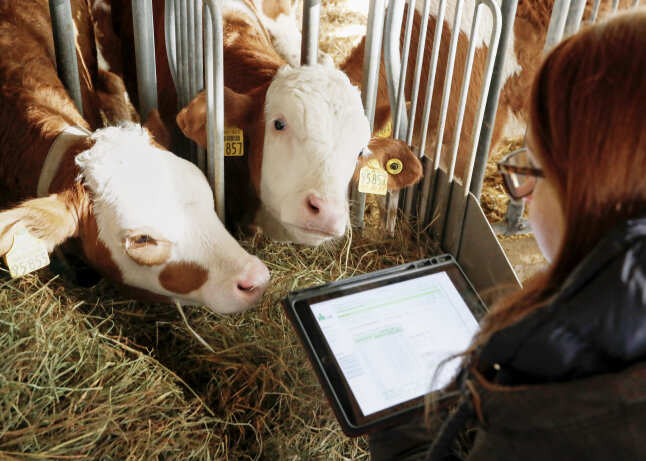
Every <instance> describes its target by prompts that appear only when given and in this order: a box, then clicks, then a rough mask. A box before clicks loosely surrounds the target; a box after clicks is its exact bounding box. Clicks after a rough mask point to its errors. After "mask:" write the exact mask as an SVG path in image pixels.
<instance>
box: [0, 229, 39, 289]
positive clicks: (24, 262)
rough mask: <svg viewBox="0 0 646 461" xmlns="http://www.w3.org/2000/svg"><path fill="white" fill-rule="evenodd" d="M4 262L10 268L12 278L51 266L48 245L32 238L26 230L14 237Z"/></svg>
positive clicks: (21, 230)
mask: <svg viewBox="0 0 646 461" xmlns="http://www.w3.org/2000/svg"><path fill="white" fill-rule="evenodd" d="M4 262H5V263H6V264H7V267H9V273H10V274H11V277H12V278H16V277H20V276H22V275H25V274H29V273H30V272H33V271H35V270H38V269H40V268H41V267H45V266H47V265H49V254H47V245H45V242H44V241H43V240H41V239H39V238H36V237H34V236H32V235H31V234H30V233H29V232H27V230H26V229H20V230H19V231H18V232H17V233H16V234H15V235H14V236H13V244H12V245H11V249H10V250H9V251H8V252H7V254H6V255H4Z"/></svg>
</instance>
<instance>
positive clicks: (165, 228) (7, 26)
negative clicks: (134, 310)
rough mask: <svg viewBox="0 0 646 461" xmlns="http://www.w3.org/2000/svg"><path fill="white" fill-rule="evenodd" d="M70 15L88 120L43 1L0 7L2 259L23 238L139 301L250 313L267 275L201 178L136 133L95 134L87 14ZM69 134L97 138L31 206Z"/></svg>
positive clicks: (83, 145)
mask: <svg viewBox="0 0 646 461" xmlns="http://www.w3.org/2000/svg"><path fill="white" fill-rule="evenodd" d="M72 10H73V16H74V18H75V29H76V30H75V32H76V34H75V35H76V37H77V44H76V45H77V50H78V53H77V59H78V60H79V68H80V69H81V82H80V83H81V90H82V94H83V101H84V114H86V117H85V118H84V117H81V115H80V114H79V112H78V111H77V110H76V107H75V106H74V103H73V102H72V100H71V99H70V97H69V95H68V94H67V92H66V90H65V88H64V87H63V85H62V83H61V82H60V80H59V79H58V76H57V74H56V65H55V55H54V47H53V39H52V34H51V25H50V21H49V11H48V4H47V1H46V0H40V1H32V2H28V4H23V3H22V2H21V4H20V5H18V3H17V2H11V3H9V2H5V3H3V4H2V5H0V82H2V87H1V88H0V122H1V123H0V146H1V147H0V183H1V184H2V186H3V190H4V191H6V192H7V194H6V198H7V199H8V200H9V202H10V203H13V206H12V207H11V208H9V209H7V210H5V211H3V212H1V213H0V254H5V253H7V251H8V250H9V249H10V248H11V246H12V242H13V237H14V235H15V234H16V233H17V232H18V231H19V230H20V229H21V228H24V229H26V230H27V231H28V232H29V233H31V234H32V235H34V236H35V237H37V238H40V239H42V240H44V242H45V244H46V246H47V249H48V251H50V252H51V251H53V249H54V248H55V247H57V246H59V245H61V244H63V243H67V242H69V243H71V244H72V245H73V246H75V247H77V248H79V249H80V251H81V253H82V256H83V257H84V258H85V259H86V260H87V262H88V263H89V264H90V265H92V266H93V267H95V268H96V269H98V270H99V271H100V272H102V273H103V274H105V275H106V276H108V277H110V278H112V279H113V280H114V281H116V282H118V283H120V284H122V285H123V286H124V287H126V288H128V290H129V291H130V292H131V293H132V294H135V295H137V296H138V297H139V298H142V299H154V300H169V299H171V298H172V299H177V300H179V301H181V302H184V303H204V304H206V305H208V306H209V307H211V308H212V309H214V310H216V311H219V312H232V311H238V310H242V309H245V308H247V307H249V306H250V305H251V304H252V303H253V302H254V301H255V300H256V299H257V298H258V296H259V294H260V293H261V292H262V289H263V287H264V285H265V284H266V283H267V280H268V276H269V274H268V271H267V269H266V267H265V266H264V265H263V264H262V263H260V261H259V260H257V258H254V257H252V256H250V255H248V254H247V253H246V252H244V250H243V249H242V248H240V246H239V245H238V244H237V243H236V242H235V240H234V239H233V238H232V237H231V236H230V235H229V234H228V233H227V232H226V231H225V229H224V227H223V225H222V224H221V223H220V222H219V220H218V219H217V216H216V215H215V212H214V210H213V196H212V192H211V190H210V188H209V186H208V184H207V182H206V180H205V178H204V176H203V175H202V173H201V172H200V171H199V170H198V169H197V168H196V167H195V166H194V165H192V164H190V163H189V162H187V161H185V160H182V159H180V158H178V157H176V156H175V155H173V154H171V153H170V152H168V151H166V150H164V149H162V148H161V147H160V146H159V145H158V144H157V143H156V142H155V141H154V139H152V137H151V135H150V133H149V132H148V131H147V130H146V129H144V128H142V127H141V126H139V125H135V124H132V123H130V124H124V125H121V126H118V127H109V128H103V129H101V128H99V126H100V110H101V101H102V98H101V97H100V96H98V95H97V92H96V90H95V89H96V81H97V79H99V73H98V70H97V65H96V58H95V54H94V36H93V32H92V22H91V21H90V13H89V10H88V8H87V4H86V3H85V2H84V1H81V0H78V1H73V2H72ZM70 126H79V127H82V128H85V129H91V130H93V131H94V132H93V133H91V134H90V135H89V136H79V137H78V138H75V139H72V140H71V141H70V142H69V143H67V144H66V145H65V147H64V148H63V149H62V151H61V152H60V154H61V162H60V165H59V166H58V167H56V168H54V169H53V173H52V175H51V180H48V181H47V183H46V184H45V186H44V191H45V194H44V196H43V197H38V198H33V197H35V195H36V191H37V185H38V183H39V177H40V171H41V169H42V168H43V165H44V164H45V161H46V158H48V152H49V150H50V148H51V147H52V144H53V143H54V141H55V139H57V137H58V136H59V135H60V134H61V133H62V132H63V131H64V130H66V129H67V128H69V127H70ZM41 183H42V181H41ZM42 188H43V186H42V184H41V187H38V189H42ZM18 201H21V202H20V203H19V204H15V203H16V202H18Z"/></svg>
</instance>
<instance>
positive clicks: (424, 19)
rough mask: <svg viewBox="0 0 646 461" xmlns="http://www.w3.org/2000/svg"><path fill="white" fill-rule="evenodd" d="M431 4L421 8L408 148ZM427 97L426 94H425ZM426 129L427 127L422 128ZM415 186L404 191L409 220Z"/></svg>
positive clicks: (411, 140)
mask: <svg viewBox="0 0 646 461" xmlns="http://www.w3.org/2000/svg"><path fill="white" fill-rule="evenodd" d="M430 10H431V2H430V0H425V1H424V6H423V8H422V15H421V18H420V19H421V23H420V29H419V39H418V43H417V59H416V61H415V76H414V77H413V91H412V94H411V106H410V116H409V119H410V120H409V122H408V132H407V133H406V143H407V144H408V145H409V146H410V145H411V144H412V143H413V134H414V132H415V116H416V115H417V98H419V86H420V80H421V78H422V65H423V63H424V48H425V47H426V30H427V29H428V17H429V15H430ZM427 95H428V93H427ZM422 129H428V127H422ZM416 189H417V185H414V186H409V187H408V188H407V189H406V202H405V204H404V215H405V216H406V218H410V212H411V210H412V208H413V196H414V195H415V191H416Z"/></svg>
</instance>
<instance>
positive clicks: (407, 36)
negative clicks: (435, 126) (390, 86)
mask: <svg viewBox="0 0 646 461" xmlns="http://www.w3.org/2000/svg"><path fill="white" fill-rule="evenodd" d="M415 2H416V0H412V1H410V2H409V3H408V15H407V17H406V29H405V33H404V48H403V49H404V55H403V56H402V58H401V66H400V73H399V87H398V89H397V100H396V105H395V118H394V119H393V134H394V137H395V138H396V139H403V138H404V136H405V134H404V133H405V132H406V131H407V126H405V125H408V124H407V123H406V122H404V123H403V124H402V125H404V129H403V130H401V129H400V128H401V127H400V121H401V117H402V110H403V109H404V108H405V107H406V95H405V94H404V93H405V90H406V74H407V69H408V56H409V55H410V41H411V35H412V33H413V16H414V13H415ZM390 39H391V40H393V41H394V44H395V45H396V46H397V47H399V37H398V36H397V37H390ZM387 40H388V39H387ZM389 49H390V47H389ZM384 58H385V57H384ZM400 131H403V133H400Z"/></svg>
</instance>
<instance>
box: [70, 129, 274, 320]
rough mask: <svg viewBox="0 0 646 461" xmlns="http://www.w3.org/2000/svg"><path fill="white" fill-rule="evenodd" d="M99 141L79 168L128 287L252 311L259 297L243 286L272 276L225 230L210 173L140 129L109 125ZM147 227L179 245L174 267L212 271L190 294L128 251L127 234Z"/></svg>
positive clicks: (173, 254)
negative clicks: (165, 282) (167, 283)
mask: <svg viewBox="0 0 646 461" xmlns="http://www.w3.org/2000/svg"><path fill="white" fill-rule="evenodd" d="M92 138H93V139H94V140H95V141H96V142H95V145H94V146H93V147H92V148H91V149H90V150H88V151H86V152H83V153H82V154H80V155H79V156H77V158H76V163H77V164H78V166H79V167H80V169H81V175H82V177H83V179H84V184H85V186H86V187H87V188H88V189H89V190H90V191H91V193H92V205H93V213H94V216H95V218H96V222H97V226H98V229H99V239H100V240H101V241H102V242H103V243H104V244H105V246H106V247H107V248H108V249H109V251H110V253H111V255H112V259H113V260H114V261H115V262H116V264H117V266H118V267H119V269H120V271H121V274H122V276H123V281H124V283H126V284H127V285H131V286H134V287H138V288H143V289H145V290H148V291H152V292H154V293H158V294H162V295H166V296H170V297H173V298H181V299H182V301H183V302H190V303H193V304H195V303H204V304H205V305H207V306H209V307H210V308H211V309H213V310H215V311H217V312H222V313H226V312H234V311H239V310H243V309H246V308H247V307H249V306H250V305H251V303H252V302H253V300H252V301H250V300H249V296H247V295H245V294H244V293H242V295H241V293H240V290H239V289H238V286H237V285H238V284H239V283H243V282H246V281H248V277H247V276H248V274H249V272H250V271H251V272H253V273H254V274H255V275H257V276H258V279H259V280H260V279H262V278H263V277H264V275H265V273H266V276H267V278H268V275H269V274H268V272H267V269H266V267H264V265H263V264H262V263H261V262H260V261H259V260H258V259H257V258H255V257H252V256H250V255H249V254H248V253H246V252H245V251H244V250H243V249H242V248H241V247H240V246H239V245H238V243H237V242H236V241H235V240H234V239H233V237H231V235H229V233H228V232H227V231H226V230H225V228H224V226H223V225H222V223H221V222H220V220H219V219H218V217H217V215H216V214H215V211H214V206H213V195H212V192H211V189H210V187H209V185H208V183H207V181H206V179H205V177H204V175H203V174H202V172H201V171H200V170H199V169H198V168H197V167H196V166H194V165H193V164H191V163H190V162H188V161H186V160H184V159H181V158H179V157H177V156H175V155H174V154H172V153H171V152H168V151H165V150H162V149H159V148H157V147H155V146H152V145H151V144H150V136H149V134H148V132H147V131H146V130H145V129H142V128H141V127H140V126H139V125H135V124H126V125H123V126H120V127H110V128H104V129H101V130H97V131H96V132H95V133H94V134H93V135H92ZM142 228H143V229H151V230H152V232H154V234H155V237H161V238H163V239H164V240H166V241H168V242H170V243H171V252H170V257H169V259H168V260H167V261H166V262H167V263H170V262H175V263H194V264H197V265H199V266H201V267H203V268H204V269H206V270H207V271H208V279H207V281H206V282H205V283H204V284H203V285H202V286H201V287H199V288H198V289H196V290H194V291H192V292H189V293H187V294H185V295H183V296H178V294H177V293H172V292H169V291H167V290H166V289H165V288H164V287H162V286H161V284H160V282H159V274H160V272H161V271H162V269H163V267H164V264H162V265H157V266H142V265H139V264H137V263H135V262H134V261H133V260H132V259H130V257H129V256H128V255H127V254H126V252H125V250H124V246H123V239H124V237H125V236H126V235H128V233H129V232H132V231H133V230H137V229H142ZM260 266H262V267H260ZM263 271H264V272H263ZM245 277H247V278H245ZM241 281H242V282H241ZM266 281H267V280H264V283H266ZM261 291H262V289H260V290H259V292H261Z"/></svg>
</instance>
